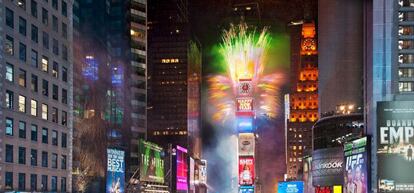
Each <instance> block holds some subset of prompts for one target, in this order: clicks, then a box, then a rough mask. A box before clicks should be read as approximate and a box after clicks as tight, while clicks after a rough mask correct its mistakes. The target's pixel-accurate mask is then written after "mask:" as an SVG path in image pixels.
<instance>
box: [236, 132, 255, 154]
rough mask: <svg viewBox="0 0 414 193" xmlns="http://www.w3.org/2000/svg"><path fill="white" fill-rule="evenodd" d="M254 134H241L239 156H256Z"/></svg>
mask: <svg viewBox="0 0 414 193" xmlns="http://www.w3.org/2000/svg"><path fill="white" fill-rule="evenodd" d="M254 145H255V144H254V134H253V133H240V134H239V155H240V156H247V155H252V156H253V155H254Z"/></svg>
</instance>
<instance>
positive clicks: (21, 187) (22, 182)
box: [19, 173, 26, 191]
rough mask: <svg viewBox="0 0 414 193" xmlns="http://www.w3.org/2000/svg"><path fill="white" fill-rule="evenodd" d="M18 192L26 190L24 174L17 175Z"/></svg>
mask: <svg viewBox="0 0 414 193" xmlns="http://www.w3.org/2000/svg"><path fill="white" fill-rule="evenodd" d="M19 190H23V191H24V190H26V174H24V173H19Z"/></svg>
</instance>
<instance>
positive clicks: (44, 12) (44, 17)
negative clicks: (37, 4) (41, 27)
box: [42, 8, 49, 25]
mask: <svg viewBox="0 0 414 193" xmlns="http://www.w3.org/2000/svg"><path fill="white" fill-rule="evenodd" d="M48 21H49V13H48V11H47V10H46V9H45V8H42V23H43V24H45V25H47V24H48Z"/></svg>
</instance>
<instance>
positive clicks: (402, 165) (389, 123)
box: [377, 101, 414, 193]
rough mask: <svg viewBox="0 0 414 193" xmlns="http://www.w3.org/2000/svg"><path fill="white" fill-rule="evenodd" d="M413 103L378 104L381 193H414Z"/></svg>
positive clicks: (391, 102)
mask: <svg viewBox="0 0 414 193" xmlns="http://www.w3.org/2000/svg"><path fill="white" fill-rule="evenodd" d="M413 128H414V101H390V102H378V104H377V148H378V149H377V155H378V192H379V193H385V192H387V193H408V192H410V193H412V192H414V174H413V173H414V172H413V171H414V155H413V150H414V129H413Z"/></svg>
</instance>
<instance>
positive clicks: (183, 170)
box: [176, 145, 188, 191]
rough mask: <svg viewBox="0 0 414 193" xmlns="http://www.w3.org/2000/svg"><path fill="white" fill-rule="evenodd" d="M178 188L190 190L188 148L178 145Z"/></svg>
mask: <svg viewBox="0 0 414 193" xmlns="http://www.w3.org/2000/svg"><path fill="white" fill-rule="evenodd" d="M176 156H177V184H176V186H177V190H184V191H187V190H188V160H187V159H188V158H187V149H186V148H183V147H181V146H178V145H177V152H176Z"/></svg>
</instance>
